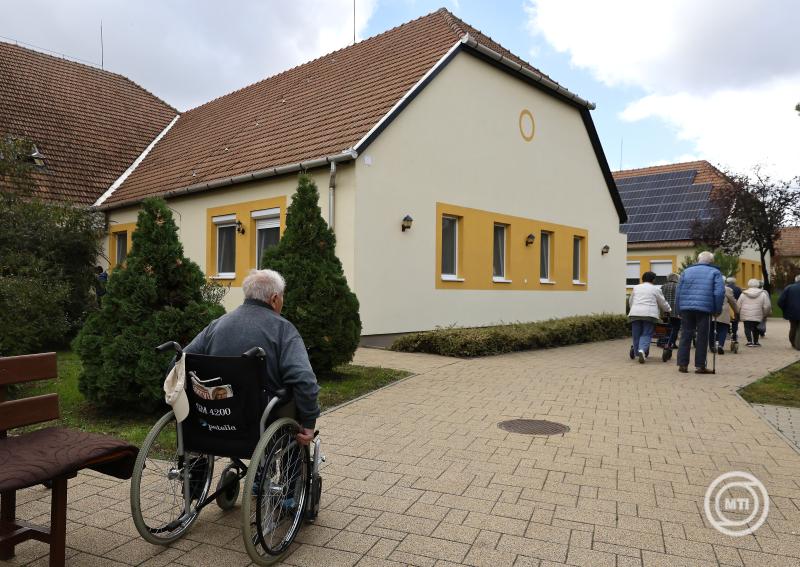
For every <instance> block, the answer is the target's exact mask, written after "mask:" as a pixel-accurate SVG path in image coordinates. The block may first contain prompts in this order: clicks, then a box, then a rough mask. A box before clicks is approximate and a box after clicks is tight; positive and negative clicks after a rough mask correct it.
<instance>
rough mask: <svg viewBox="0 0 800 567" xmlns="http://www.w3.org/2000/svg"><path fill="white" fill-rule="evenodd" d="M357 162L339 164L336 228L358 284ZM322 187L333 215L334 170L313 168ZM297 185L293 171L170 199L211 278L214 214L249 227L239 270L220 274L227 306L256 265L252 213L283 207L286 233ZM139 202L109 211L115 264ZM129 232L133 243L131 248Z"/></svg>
mask: <svg viewBox="0 0 800 567" xmlns="http://www.w3.org/2000/svg"><path fill="white" fill-rule="evenodd" d="M354 169H355V168H354V166H353V165H352V164H349V165H348V164H344V165H341V164H340V165H339V166H338V172H337V176H336V182H337V189H336V202H335V206H334V213H335V219H334V223H335V227H336V239H337V241H336V253H337V255H338V256H339V259H340V260H341V261H342V266H343V268H344V272H345V276H346V277H347V279H348V282H349V283H350V285H351V286H353V285H354V283H355V277H354V276H355V270H354V264H355V259H354V235H355V231H354V225H355V207H354V201H355V187H354ZM311 174H312V177H313V178H314V181H315V182H316V184H317V187H318V188H319V190H320V201H319V204H320V209H321V210H322V215H323V218H325V219H327V218H328V182H329V170H328V169H327V168H321V169H318V170H315V171H313V172H311ZM296 189H297V176H296V175H294V174H290V175H285V176H282V177H275V178H270V179H263V180H259V181H254V182H250V183H247V184H242V185H237V186H232V187H226V188H221V189H216V190H212V191H207V192H203V193H196V194H193V195H189V196H185V197H178V198H173V199H170V200H169V202H168V204H169V207H170V208H171V209H172V210H173V215H174V217H175V222H176V224H177V225H178V229H179V235H180V239H181V242H182V243H183V247H184V252H185V254H186V256H188V257H189V258H191V259H192V260H194V261H195V262H197V264H199V265H200V268H201V269H202V270H203V271H204V272H205V273H206V275H207V276H208V277H209V278H215V277H216V276H217V274H216V256H215V255H216V231H215V227H214V225H213V223H212V222H211V219H212V217H213V216H216V215H226V214H235V215H236V217H237V219H239V220H240V221H241V222H242V224H243V227H244V234H237V235H236V273H235V277H234V278H232V279H220V280H218V281H219V282H220V283H221V284H223V285H226V286H229V291H228V293H227V294H226V296H225V300H224V304H225V308H226V309H227V310H231V309H233V308H235V307H236V306H237V305H239V304H241V302H242V299H243V294H242V289H241V281H242V279H243V277H244V276H246V275H247V272H248V271H249V270H250V269H251V268H254V267H255V266H256V257H255V256H256V254H255V222H254V221H253V219H251V217H250V213H251V212H252V211H255V210H259V209H265V208H273V207H278V208H280V215H281V233H282V232H283V229H284V228H285V226H286V207H287V206H288V205H289V204H290V203H291V196H292V195H293V194H294V192H295V191H296ZM138 210H139V209H138V207H129V208H126V209H118V210H113V211H109V213H108V220H109V237H108V238H107V239H104V254H105V256H106V258H107V259H108V260H109V265H110V267H113V265H114V258H115V254H114V250H113V246H114V238H115V233H117V232H119V231H120V230H127V231H132V230H133V228H134V227H135V223H136V217H137V214H138ZM130 244H131V238H130V233H129V237H128V246H129V247H130Z"/></svg>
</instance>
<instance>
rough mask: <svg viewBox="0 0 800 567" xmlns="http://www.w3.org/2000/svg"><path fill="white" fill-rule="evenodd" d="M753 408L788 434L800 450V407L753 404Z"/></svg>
mask: <svg viewBox="0 0 800 567" xmlns="http://www.w3.org/2000/svg"><path fill="white" fill-rule="evenodd" d="M753 409H755V410H756V411H757V412H758V413H759V415H762V416H764V418H765V419H766V420H767V421H769V422H770V423H771V424H772V425H774V426H775V428H776V429H777V430H778V431H780V432H781V433H783V434H784V435H786V437H787V438H788V439H789V440H790V441H791V442H792V443H794V444H795V446H796V447H797V448H798V450H800V408H791V407H787V406H773V405H766V404H753Z"/></svg>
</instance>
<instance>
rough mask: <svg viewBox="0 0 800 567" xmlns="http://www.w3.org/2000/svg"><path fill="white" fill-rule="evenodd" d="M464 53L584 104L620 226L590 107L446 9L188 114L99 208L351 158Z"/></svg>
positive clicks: (619, 207)
mask: <svg viewBox="0 0 800 567" xmlns="http://www.w3.org/2000/svg"><path fill="white" fill-rule="evenodd" d="M461 50H469V51H471V52H472V53H474V54H476V55H477V56H479V57H481V58H482V59H484V60H487V61H489V62H490V63H494V64H496V65H498V66H500V67H501V68H503V69H504V70H506V71H508V72H513V73H515V74H517V76H519V77H520V78H523V79H524V80H527V81H528V82H530V83H531V84H532V85H534V86H536V87H538V88H541V89H544V90H545V91H547V92H549V93H550V94H552V95H553V96H556V97H558V98H560V99H562V100H564V101H565V102H568V103H570V104H573V105H575V106H577V107H579V109H580V110H581V112H582V115H583V120H584V123H585V124H586V128H587V131H588V133H589V136H590V137H591V138H592V144H593V148H594V150H595V153H596V155H597V158H598V161H599V162H600V164H601V168H602V169H603V171H604V175H605V178H606V183H607V185H608V187H609V191H610V192H611V195H612V199H614V203H615V205H616V207H617V211H618V212H619V216H620V219H621V220H624V215H625V212H624V209H623V208H622V202H621V200H620V199H619V196H618V195H617V193H616V187H615V186H614V182H613V178H612V177H611V172H610V170H609V169H608V165H607V163H606V160H605V156H604V154H603V151H602V147H601V146H600V142H599V140H598V139H597V134H596V132H595V130H594V124H593V123H592V120H591V117H590V115H589V109H590V108H594V106H593V105H591V103H588V102H586V101H584V100H583V99H581V98H580V97H577V95H574V94H572V93H570V92H569V91H567V90H566V89H565V88H564V87H561V86H560V85H558V84H557V83H555V82H554V81H552V80H551V79H550V78H549V77H547V76H545V75H543V74H542V73H541V72H540V71H538V70H536V69H535V68H533V67H532V66H531V65H529V64H528V63H526V62H525V61H523V60H522V59H520V58H518V57H516V56H515V55H514V54H512V53H511V52H509V51H508V50H506V49H505V48H503V47H502V46H501V45H499V44H498V43H496V42H495V41H493V40H492V39H491V38H489V37H487V36H485V35H483V34H482V33H481V32H479V31H478V30H476V29H475V28H473V27H471V26H469V25H468V24H466V23H464V22H463V21H461V20H459V19H458V18H456V17H455V16H453V15H452V14H451V13H450V12H448V11H447V10H445V9H440V10H437V11H436V12H433V13H431V14H429V15H427V16H424V17H422V18H419V19H417V20H414V21H412V22H409V23H406V24H404V25H401V26H399V27H396V28H394V29H391V30H389V31H387V32H384V33H382V34H380V35H377V36H375V37H372V38H370V39H367V40H364V41H362V42H359V43H356V44H354V45H352V46H350V47H347V48H344V49H341V50H339V51H336V52H333V53H330V54H328V55H326V56H324V57H321V58H319V59H316V60H314V61H311V62H309V63H306V64H304V65H300V66H298V67H295V68H293V69H290V70H288V71H285V72H283V73H280V74H278V75H275V76H273V77H270V78H268V79H265V80H263V81H260V82H258V83H255V84H253V85H250V86H248V87H245V88H243V89H241V90H238V91H235V92H233V93H230V94H228V95H225V96H223V97H220V98H218V99H215V100H212V101H210V102H208V103H206V104H203V105H202V106H199V107H197V108H194V109H192V110H189V111H187V112H186V113H184V114H182V115H181V117H180V119H179V120H178V121H177V122H176V123H175V125H174V126H173V127H172V128H171V129H170V130H169V131H168V132H167V133H166V135H165V136H164V137H163V139H162V140H160V141H159V142H158V143H157V144H156V145H155V147H154V148H153V150H152V151H151V152H149V153H148V154H147V156H146V157H145V158H144V160H143V161H142V163H141V164H140V165H138V166H137V167H136V169H135V170H134V171H133V173H131V175H130V176H129V177H128V178H127V179H125V180H124V181H123V182H122V183H121V185H120V186H119V188H117V189H116V190H115V191H113V193H111V194H110V195H109V196H108V197H107V200H105V203H104V204H103V208H115V207H120V206H125V205H128V204H134V203H137V202H138V201H140V200H141V199H143V198H144V197H147V196H152V195H164V196H167V197H169V196H173V195H177V194H185V193H191V192H195V191H203V190H207V189H211V188H214V187H219V186H223V185H231V184H234V183H239V182H243V181H247V180H250V179H256V178H260V177H267V176H271V175H278V174H281V173H287V172H290V171H297V170H298V169H301V168H310V167H314V166H319V165H323V164H325V163H327V162H328V161H346V160H352V159H354V157H355V156H356V154H357V152H359V151H361V150H363V149H364V148H365V147H366V146H367V145H368V144H369V143H370V142H371V140H372V139H374V137H375V136H377V135H378V134H379V133H380V132H381V131H382V129H383V128H385V127H386V126H387V125H388V124H389V122H391V120H392V118H393V117H394V116H395V115H396V114H397V113H399V112H400V111H402V109H403V108H404V107H405V105H406V104H408V103H409V102H410V101H411V100H412V99H413V97H414V96H415V95H416V94H417V92H419V90H420V89H421V88H423V87H424V86H425V84H427V82H428V81H430V80H431V79H432V78H433V77H434V76H435V74H436V73H438V71H440V70H441V68H443V67H444V65H446V63H447V62H448V61H450V60H451V59H452V57H453V56H455V54H456V53H457V52H459V51H461ZM454 96H458V94H457V93H454Z"/></svg>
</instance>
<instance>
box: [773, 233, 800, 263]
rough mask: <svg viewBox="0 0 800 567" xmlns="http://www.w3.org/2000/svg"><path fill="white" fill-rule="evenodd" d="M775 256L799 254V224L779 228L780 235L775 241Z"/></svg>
mask: <svg viewBox="0 0 800 567" xmlns="http://www.w3.org/2000/svg"><path fill="white" fill-rule="evenodd" d="M775 256H776V257H777V256H781V257H784V258H786V257H791V256H800V226H789V227H786V228H782V229H781V236H780V238H779V239H778V241H777V242H775Z"/></svg>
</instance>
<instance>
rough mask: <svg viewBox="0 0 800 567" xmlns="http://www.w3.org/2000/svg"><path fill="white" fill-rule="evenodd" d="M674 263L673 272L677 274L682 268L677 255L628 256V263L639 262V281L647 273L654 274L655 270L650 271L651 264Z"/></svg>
mask: <svg viewBox="0 0 800 567" xmlns="http://www.w3.org/2000/svg"><path fill="white" fill-rule="evenodd" d="M666 261H670V262H672V271H673V272H677V271H678V268H679V267H680V265H679V264H680V262H678V257H677V256H676V255H675V254H658V255H656V254H635V255H632V254H629V255H628V262H639V279H640V280H641V279H642V276H643V275H644V273H645V272H652V271H653V270H651V269H650V262H666Z"/></svg>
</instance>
